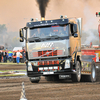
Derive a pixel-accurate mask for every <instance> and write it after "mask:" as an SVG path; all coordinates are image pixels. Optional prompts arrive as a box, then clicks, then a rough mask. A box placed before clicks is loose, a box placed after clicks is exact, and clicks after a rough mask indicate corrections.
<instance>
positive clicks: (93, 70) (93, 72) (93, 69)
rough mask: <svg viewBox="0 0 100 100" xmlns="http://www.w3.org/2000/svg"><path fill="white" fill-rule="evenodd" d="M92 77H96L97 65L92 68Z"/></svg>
mask: <svg viewBox="0 0 100 100" xmlns="http://www.w3.org/2000/svg"><path fill="white" fill-rule="evenodd" d="M92 78H93V79H94V78H95V66H94V65H93V68H92Z"/></svg>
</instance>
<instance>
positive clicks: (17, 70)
mask: <svg viewBox="0 0 100 100" xmlns="http://www.w3.org/2000/svg"><path fill="white" fill-rule="evenodd" d="M8 71H26V70H3V71H2V70H0V72H8Z"/></svg>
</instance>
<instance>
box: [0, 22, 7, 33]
mask: <svg viewBox="0 0 100 100" xmlns="http://www.w3.org/2000/svg"><path fill="white" fill-rule="evenodd" d="M6 33H7V28H6V25H5V24H3V25H0V34H6Z"/></svg>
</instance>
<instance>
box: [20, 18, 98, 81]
mask: <svg viewBox="0 0 100 100" xmlns="http://www.w3.org/2000/svg"><path fill="white" fill-rule="evenodd" d="M19 35H20V42H24V43H25V49H26V51H25V52H26V61H25V63H26V69H27V76H28V77H29V80H30V81H31V82H32V83H38V82H39V81H40V79H41V76H44V77H45V79H46V80H47V81H58V80H59V81H60V80H66V79H70V80H72V82H80V81H84V82H85V81H89V82H95V81H96V66H95V62H94V60H93V57H94V56H93V55H88V56H87V55H82V53H81V37H82V18H67V17H65V18H64V17H61V18H59V19H54V20H41V21H34V20H32V21H30V22H27V23H26V26H25V27H23V28H21V29H19Z"/></svg>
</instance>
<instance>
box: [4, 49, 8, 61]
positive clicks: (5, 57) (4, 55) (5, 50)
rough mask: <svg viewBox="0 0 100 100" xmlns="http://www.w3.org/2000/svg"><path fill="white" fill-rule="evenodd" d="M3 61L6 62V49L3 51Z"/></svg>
mask: <svg viewBox="0 0 100 100" xmlns="http://www.w3.org/2000/svg"><path fill="white" fill-rule="evenodd" d="M3 62H7V52H6V50H4V51H3Z"/></svg>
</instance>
